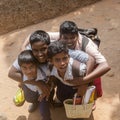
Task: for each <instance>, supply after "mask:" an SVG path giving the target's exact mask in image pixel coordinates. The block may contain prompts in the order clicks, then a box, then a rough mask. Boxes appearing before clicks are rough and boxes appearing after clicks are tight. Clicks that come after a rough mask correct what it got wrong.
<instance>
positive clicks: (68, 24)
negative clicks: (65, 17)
mask: <svg viewBox="0 0 120 120" xmlns="http://www.w3.org/2000/svg"><path fill="white" fill-rule="evenodd" d="M59 31H60V36H61V35H62V34H76V35H78V27H77V25H76V24H75V23H74V22H72V21H64V22H63V23H62V24H61V25H60V30H59Z"/></svg>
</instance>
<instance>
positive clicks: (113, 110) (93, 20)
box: [0, 0, 120, 120]
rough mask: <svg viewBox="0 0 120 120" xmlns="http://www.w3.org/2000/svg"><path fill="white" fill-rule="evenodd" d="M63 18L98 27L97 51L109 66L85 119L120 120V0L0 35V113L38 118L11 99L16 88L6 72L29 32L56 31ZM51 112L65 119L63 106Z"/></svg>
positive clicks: (17, 119)
mask: <svg viewBox="0 0 120 120" xmlns="http://www.w3.org/2000/svg"><path fill="white" fill-rule="evenodd" d="M64 20H73V21H75V22H76V23H77V25H78V26H79V27H81V28H91V27H97V28H98V30H99V33H98V34H99V35H100V38H101V46H100V51H101V52H102V53H103V54H104V55H105V57H106V59H107V60H108V63H109V65H110V66H111V68H112V69H111V71H109V72H108V73H107V74H105V75H104V76H103V77H102V86H103V91H104V93H103V96H102V97H101V98H99V99H98V100H97V108H96V110H95V111H94V112H93V116H92V117H91V118H90V119H87V120H120V74H119V71H120V40H119V35H120V1H119V0H103V1H101V2H98V3H96V4H93V5H90V6H87V7H84V8H80V9H76V10H75V11H73V12H71V13H69V14H66V15H63V16H60V17H57V18H54V19H50V20H46V21H44V22H42V23H39V24H36V25H32V26H29V27H26V28H24V29H19V30H16V31H12V32H10V33H8V34H5V35H2V36H0V55H1V56H0V78H1V79H0V103H1V104H0V116H1V114H3V115H5V116H6V117H7V120H40V115H39V111H38V110H36V111H35V112H34V113H32V114H29V113H28V111H27V108H28V106H29V104H28V103H27V102H25V104H24V105H23V106H22V107H16V106H15V105H14V104H13V101H12V99H13V96H14V95H15V93H16V90H17V89H18V87H17V83H16V82H14V81H12V80H11V79H9V78H8V77H7V73H8V69H9V66H10V65H11V64H12V62H13V61H14V60H15V58H16V56H17V55H18V53H19V52H20V46H21V44H22V43H23V41H24V39H25V38H26V37H27V36H28V34H30V33H31V32H33V31H35V30H37V29H43V30H45V31H58V30H59V25H60V24H61V23H62V22H63V21H64ZM51 112H52V118H53V120H68V119H67V118H66V115H65V112H64V108H56V109H52V110H51ZM0 120H2V119H1V117H0Z"/></svg>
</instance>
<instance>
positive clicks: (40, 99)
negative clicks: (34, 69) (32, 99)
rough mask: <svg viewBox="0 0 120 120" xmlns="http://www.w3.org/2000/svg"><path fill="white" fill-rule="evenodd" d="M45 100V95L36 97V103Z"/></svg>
mask: <svg viewBox="0 0 120 120" xmlns="http://www.w3.org/2000/svg"><path fill="white" fill-rule="evenodd" d="M44 98H45V94H40V96H39V97H38V101H40V102H41V101H42V100H43V99H44ZM46 100H48V99H46Z"/></svg>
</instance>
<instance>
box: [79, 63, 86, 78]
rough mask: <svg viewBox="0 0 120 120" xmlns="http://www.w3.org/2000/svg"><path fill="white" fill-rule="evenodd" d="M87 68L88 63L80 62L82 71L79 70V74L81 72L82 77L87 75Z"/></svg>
mask: <svg viewBox="0 0 120 120" xmlns="http://www.w3.org/2000/svg"><path fill="white" fill-rule="evenodd" d="M86 70H87V68H86V64H84V63H80V71H79V74H80V76H81V77H83V76H85V74H86Z"/></svg>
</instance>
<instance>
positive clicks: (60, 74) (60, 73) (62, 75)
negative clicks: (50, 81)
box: [58, 71, 65, 79]
mask: <svg viewBox="0 0 120 120" xmlns="http://www.w3.org/2000/svg"><path fill="white" fill-rule="evenodd" d="M58 74H59V76H60V77H61V78H62V79H64V76H65V73H62V72H59V71H58Z"/></svg>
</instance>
